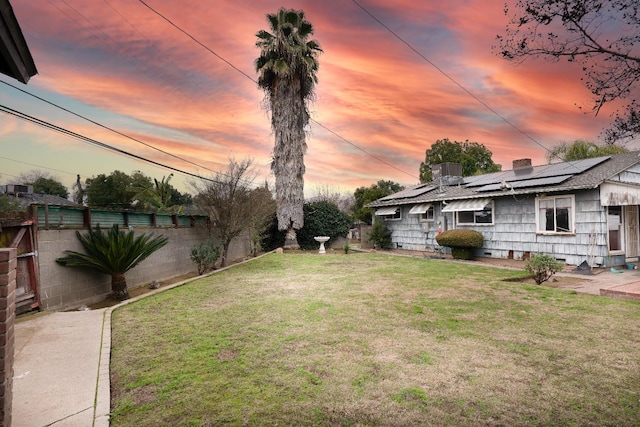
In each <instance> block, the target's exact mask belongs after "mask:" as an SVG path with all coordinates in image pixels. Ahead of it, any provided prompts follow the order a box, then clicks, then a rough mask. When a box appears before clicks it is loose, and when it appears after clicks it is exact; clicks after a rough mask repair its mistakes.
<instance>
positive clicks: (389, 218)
mask: <svg viewBox="0 0 640 427" xmlns="http://www.w3.org/2000/svg"><path fill="white" fill-rule="evenodd" d="M381 216H382V219H383V220H384V221H402V208H398V217H397V218H396V216H395V215H381Z"/></svg>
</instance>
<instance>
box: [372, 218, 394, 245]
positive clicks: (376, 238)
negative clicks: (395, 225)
mask: <svg viewBox="0 0 640 427" xmlns="http://www.w3.org/2000/svg"><path fill="white" fill-rule="evenodd" d="M369 241H370V242H373V244H374V246H375V247H377V248H382V249H386V248H390V247H391V243H392V242H391V231H389V229H388V228H387V226H386V225H384V223H383V222H382V221H377V222H376V223H375V224H373V227H371V232H370V233H369Z"/></svg>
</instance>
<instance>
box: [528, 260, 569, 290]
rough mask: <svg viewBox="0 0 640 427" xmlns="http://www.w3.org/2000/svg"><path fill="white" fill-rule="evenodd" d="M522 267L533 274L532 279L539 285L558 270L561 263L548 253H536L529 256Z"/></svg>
mask: <svg viewBox="0 0 640 427" xmlns="http://www.w3.org/2000/svg"><path fill="white" fill-rule="evenodd" d="M524 268H525V269H526V270H527V271H528V272H529V273H531V274H532V275H533V279H534V280H535V281H536V283H537V284H538V285H539V284H541V283H543V282H546V281H547V280H549V279H550V278H551V276H553V275H554V274H556V272H558V271H560V270H561V269H562V263H560V262H558V261H556V259H555V258H554V257H552V256H550V255H540V254H538V255H535V256H533V257H531V258H529V259H528V260H527V261H526V262H525V264H524Z"/></svg>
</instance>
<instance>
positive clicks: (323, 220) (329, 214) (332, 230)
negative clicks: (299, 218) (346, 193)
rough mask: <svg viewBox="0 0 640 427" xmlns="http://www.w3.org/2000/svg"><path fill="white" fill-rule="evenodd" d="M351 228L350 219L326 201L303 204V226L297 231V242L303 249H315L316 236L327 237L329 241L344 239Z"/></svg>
mask: <svg viewBox="0 0 640 427" xmlns="http://www.w3.org/2000/svg"><path fill="white" fill-rule="evenodd" d="M350 226H351V218H349V216H348V215H347V214H345V213H344V212H342V211H341V210H340V208H338V206H337V205H336V204H335V203H332V202H328V201H317V202H308V203H305V204H304V226H303V227H302V228H301V229H300V230H299V231H298V242H299V243H300V247H301V248H303V249H317V248H318V242H316V241H315V240H314V237H316V236H329V237H330V238H331V239H330V241H334V240H335V239H337V238H339V237H346V236H347V233H348V232H349V228H350Z"/></svg>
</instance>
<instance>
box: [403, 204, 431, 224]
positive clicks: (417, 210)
mask: <svg viewBox="0 0 640 427" xmlns="http://www.w3.org/2000/svg"><path fill="white" fill-rule="evenodd" d="M409 215H419V216H420V217H419V219H420V222H425V221H433V217H434V213H433V204H431V203H422V204H420V205H415V206H413V207H412V208H411V209H409Z"/></svg>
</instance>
